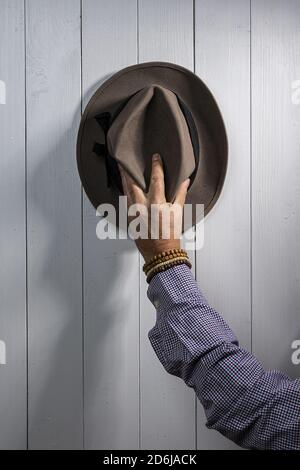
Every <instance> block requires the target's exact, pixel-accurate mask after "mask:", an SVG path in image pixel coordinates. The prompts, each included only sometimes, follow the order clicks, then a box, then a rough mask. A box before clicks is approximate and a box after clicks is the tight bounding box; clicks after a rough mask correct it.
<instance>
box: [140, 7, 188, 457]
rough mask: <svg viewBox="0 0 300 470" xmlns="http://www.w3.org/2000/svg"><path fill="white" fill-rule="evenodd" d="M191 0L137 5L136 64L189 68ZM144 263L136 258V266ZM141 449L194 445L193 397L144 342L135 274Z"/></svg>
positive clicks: (147, 322)
mask: <svg viewBox="0 0 300 470" xmlns="http://www.w3.org/2000/svg"><path fill="white" fill-rule="evenodd" d="M193 50H194V49H193V2H192V1H186V0H176V1H174V0H171V1H170V0H167V1H164V2H161V1H158V0H155V1H151V2H148V1H146V0H140V1H139V60H140V62H148V61H152V60H161V61H166V62H175V63H178V64H181V65H183V66H185V67H186V68H189V69H191V70H193V66H194V61H193ZM142 262H143V261H142V260H141V263H142ZM140 286H141V287H140V289H141V300H140V314H141V339H140V341H141V446H142V448H145V449H192V448H194V447H195V399H194V394H193V392H192V390H188V389H187V388H186V386H185V385H184V384H183V383H182V382H181V381H180V380H179V379H178V378H175V377H173V376H170V375H168V374H167V373H166V371H165V370H164V369H163V367H162V365H161V364H160V363H159V361H158V359H157V357H156V355H155V353H154V351H153V349H152V347H151V345H150V342H149V339H148V331H149V330H150V329H151V328H152V326H153V325H154V323H155V309H154V307H153V306H152V305H151V304H150V301H149V300H148V298H147V294H146V292H147V286H148V285H147V284H146V281H145V276H144V273H142V272H141V274H140Z"/></svg>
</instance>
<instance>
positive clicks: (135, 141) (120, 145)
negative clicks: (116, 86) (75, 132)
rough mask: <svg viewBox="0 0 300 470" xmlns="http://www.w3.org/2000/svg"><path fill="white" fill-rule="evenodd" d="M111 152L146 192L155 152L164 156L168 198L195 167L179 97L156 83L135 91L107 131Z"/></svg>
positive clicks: (168, 198)
mask: <svg viewBox="0 0 300 470" xmlns="http://www.w3.org/2000/svg"><path fill="white" fill-rule="evenodd" d="M107 145H108V151H109V153H110V155H111V156H112V157H113V158H114V159H115V160H116V161H117V162H118V163H119V164H120V165H122V167H123V168H124V169H125V170H126V171H127V172H128V173H129V174H130V175H131V176H132V178H133V179H134V180H135V181H136V183H137V184H138V185H139V186H140V187H141V188H142V189H143V190H144V191H147V190H148V187H149V181H150V176H151V161H152V155H153V154H154V153H159V154H160V155H161V157H162V160H163V164H164V173H165V188H166V198H167V201H172V200H173V199H174V197H175V195H176V192H177V190H178V187H179V185H180V183H182V181H184V180H185V179H187V178H188V177H189V176H190V175H191V174H192V173H193V171H194V170H195V165H196V162H195V156H194V150H193V146H192V141H191V137H190V133H189V128H188V125H187V122H186V119H185V116H184V114H183V112H182V110H181V107H180V104H179V102H178V99H177V96H176V94H175V93H173V92H172V91H171V90H169V89H167V88H164V87H162V86H160V85H156V84H153V85H151V86H148V87H145V88H142V89H141V90H139V91H138V92H137V93H135V94H134V95H133V96H132V97H131V98H130V99H129V100H128V101H127V103H126V105H125V106H124V107H123V109H122V111H121V112H120V113H119V114H118V115H117V117H116V118H115V119H114V121H113V123H112V125H111V127H110V128H109V131H108V134H107Z"/></svg>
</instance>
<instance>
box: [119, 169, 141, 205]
mask: <svg viewBox="0 0 300 470" xmlns="http://www.w3.org/2000/svg"><path fill="white" fill-rule="evenodd" d="M119 169H120V173H121V178H122V184H123V189H124V194H125V195H126V196H127V199H128V204H130V205H131V204H136V203H139V204H144V203H145V194H144V192H143V190H142V189H141V188H140V187H139V186H138V185H137V184H136V182H135V181H134V179H133V178H132V177H131V176H130V175H129V174H128V173H127V171H125V170H124V168H122V167H121V165H119Z"/></svg>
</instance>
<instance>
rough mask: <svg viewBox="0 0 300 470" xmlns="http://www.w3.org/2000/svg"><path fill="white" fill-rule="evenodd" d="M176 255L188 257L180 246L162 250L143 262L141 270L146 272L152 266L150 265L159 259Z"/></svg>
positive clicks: (167, 258) (164, 259)
mask: <svg viewBox="0 0 300 470" xmlns="http://www.w3.org/2000/svg"><path fill="white" fill-rule="evenodd" d="M177 256H185V257H186V258H188V254H187V252H186V251H185V250H183V249H182V248H173V249H172V250H167V251H162V252H161V253H158V254H157V255H155V256H153V257H152V258H151V259H150V260H149V261H147V263H145V264H144V266H143V271H144V272H145V273H146V274H147V271H148V270H149V269H150V268H151V267H152V265H155V264H157V263H159V262H160V261H167V260H169V259H173V258H175V257H177Z"/></svg>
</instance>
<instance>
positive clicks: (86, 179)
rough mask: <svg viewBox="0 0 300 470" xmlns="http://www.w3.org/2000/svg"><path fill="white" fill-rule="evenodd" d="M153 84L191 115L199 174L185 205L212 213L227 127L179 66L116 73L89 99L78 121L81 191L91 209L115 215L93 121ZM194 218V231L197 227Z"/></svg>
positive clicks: (196, 79)
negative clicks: (106, 208) (106, 206)
mask: <svg viewBox="0 0 300 470" xmlns="http://www.w3.org/2000/svg"><path fill="white" fill-rule="evenodd" d="M153 84H157V85H160V86H163V87H165V88H168V89H169V90H171V91H173V92H174V93H175V94H176V95H177V96H179V97H180V99H181V100H182V101H183V102H184V103H185V104H186V106H187V107H188V108H189V110H190V112H191V113H192V115H193V118H194V121H195V124H196V127H197V131H198V136H199V142H200V156H199V165H198V169H197V173H196V175H195V178H194V179H193V182H192V184H191V186H190V188H189V191H188V194H187V198H186V203H189V204H193V205H195V204H204V214H205V215H207V214H208V212H209V211H210V210H211V209H212V208H213V206H214V205H215V203H216V201H217V200H218V197H219V195H220V193H221V190H222V187H223V183H224V179H225V175H226V170H227V160H228V142H227V136H226V130H225V125H224V122H223V119H222V115H221V112H220V110H219V108H218V105H217V103H216V101H215V99H214V97H213V95H212V93H211V92H210V91H209V89H208V88H207V86H206V85H205V84H204V83H203V81H202V80H201V79H200V78H199V77H197V76H196V75H195V74H194V73H192V72H191V71H189V70H187V69H185V68H184V67H181V66H179V65H175V64H170V63H165V62H147V63H142V64H137V65H132V66H130V67H127V68H125V69H122V70H120V71H119V72H117V73H116V74H114V75H113V76H112V77H111V78H109V79H108V80H107V81H105V82H104V83H103V84H102V85H101V86H100V87H99V88H98V90H97V91H96V92H95V93H94V95H93V96H92V98H91V99H90V101H89V103H88V105H87V106H86V108H85V111H84V114H83V116H82V119H81V122H80V127H79V131H78V138H77V165H78V171H79V175H80V179H81V181H82V185H83V187H84V190H85V192H86V194H87V196H88V198H89V200H90V201H91V203H92V204H93V206H94V207H95V208H97V207H98V206H99V205H100V204H103V203H110V204H113V205H114V206H115V207H116V209H118V194H117V192H116V191H115V190H114V188H112V187H109V186H108V185H107V175H106V166H105V160H104V158H100V157H99V156H98V155H96V154H95V153H94V152H93V147H94V143H95V142H98V141H99V132H101V131H100V128H99V125H98V124H97V122H96V120H95V116H97V115H99V114H101V113H104V112H108V113H110V114H111V115H113V114H114V113H115V112H116V110H118V109H119V108H120V106H122V103H124V102H126V100H128V98H129V97H130V96H132V95H133V94H134V93H136V92H137V91H138V90H140V89H142V88H144V87H146V86H151V85H153ZM198 221H199V220H197V217H196V213H195V211H194V214H193V225H194V224H195V223H197V222H198Z"/></svg>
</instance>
